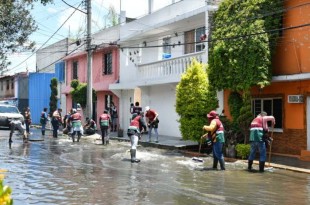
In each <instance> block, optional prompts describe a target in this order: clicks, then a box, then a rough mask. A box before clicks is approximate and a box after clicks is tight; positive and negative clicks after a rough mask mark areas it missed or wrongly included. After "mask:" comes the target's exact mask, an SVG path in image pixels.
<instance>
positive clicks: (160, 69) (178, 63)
mask: <svg viewBox="0 0 310 205" xmlns="http://www.w3.org/2000/svg"><path fill="white" fill-rule="evenodd" d="M204 55H206V54H205V52H204V51H203V52H197V53H192V54H187V55H183V56H180V57H176V58H170V59H165V60H161V61H156V62H152V63H147V64H141V65H138V73H137V74H138V76H139V80H140V81H143V82H146V81H147V82H148V81H163V80H166V81H167V82H169V79H171V80H172V79H180V77H181V74H182V73H184V72H185V70H186V68H187V67H188V66H189V65H190V64H191V61H192V59H193V58H196V60H197V61H198V62H204V61H203V59H205V58H204V57H203V56H204Z"/></svg>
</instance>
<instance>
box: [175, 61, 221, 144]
mask: <svg viewBox="0 0 310 205" xmlns="http://www.w3.org/2000/svg"><path fill="white" fill-rule="evenodd" d="M217 107H218V101H217V98H216V91H215V90H214V89H212V87H210V86H209V83H208V80H207V72H206V68H205V67H204V66H203V65H202V64H201V63H199V62H197V60H195V59H193V60H192V63H191V65H190V66H189V67H188V68H187V69H186V72H185V73H184V74H183V75H182V77H181V80H180V82H179V84H178V85H177V87H176V112H177V113H178V115H179V117H180V119H179V123H180V131H181V134H182V138H183V139H185V140H188V139H190V140H193V141H197V142H199V141H200V137H201V135H203V134H204V132H203V130H202V127H203V125H205V124H206V123H207V118H206V114H207V113H208V112H209V111H211V110H213V109H215V108H217Z"/></svg>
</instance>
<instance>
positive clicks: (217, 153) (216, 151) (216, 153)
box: [212, 142, 224, 160]
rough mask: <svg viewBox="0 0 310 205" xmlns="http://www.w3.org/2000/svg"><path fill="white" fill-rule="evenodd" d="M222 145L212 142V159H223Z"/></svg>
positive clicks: (221, 143)
mask: <svg viewBox="0 0 310 205" xmlns="http://www.w3.org/2000/svg"><path fill="white" fill-rule="evenodd" d="M223 145H224V143H223V142H214V143H213V146H212V151H213V157H214V158H216V159H218V160H221V159H224V156H223Z"/></svg>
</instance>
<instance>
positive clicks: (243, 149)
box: [235, 144, 251, 159]
mask: <svg viewBox="0 0 310 205" xmlns="http://www.w3.org/2000/svg"><path fill="white" fill-rule="evenodd" d="M235 149H236V151H237V156H238V157H241V159H246V158H247V157H248V156H249V155H250V150H251V146H250V145H249V144H237V145H236V148H235Z"/></svg>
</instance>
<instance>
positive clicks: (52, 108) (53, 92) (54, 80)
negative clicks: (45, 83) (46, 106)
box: [50, 78, 58, 116]
mask: <svg viewBox="0 0 310 205" xmlns="http://www.w3.org/2000/svg"><path fill="white" fill-rule="evenodd" d="M57 86H58V80H57V78H52V79H51V84H50V88H51V96H50V116H52V114H53V112H54V111H55V110H56V109H57V101H58V99H57V96H58V88H57Z"/></svg>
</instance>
